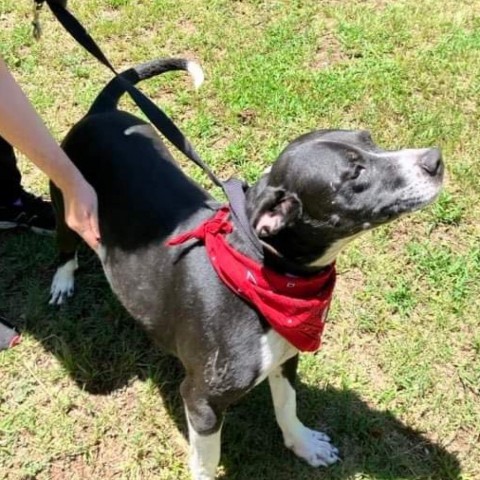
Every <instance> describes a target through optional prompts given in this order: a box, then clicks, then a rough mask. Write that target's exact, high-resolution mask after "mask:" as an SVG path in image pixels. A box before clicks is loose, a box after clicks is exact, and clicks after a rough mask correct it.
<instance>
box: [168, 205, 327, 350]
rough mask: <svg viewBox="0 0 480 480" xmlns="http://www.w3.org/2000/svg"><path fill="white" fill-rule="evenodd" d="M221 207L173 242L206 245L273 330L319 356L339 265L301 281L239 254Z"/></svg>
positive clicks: (221, 270) (224, 273)
mask: <svg viewBox="0 0 480 480" xmlns="http://www.w3.org/2000/svg"><path fill="white" fill-rule="evenodd" d="M228 217H229V209H228V207H223V208H222V209H220V210H218V212H217V213H216V214H215V215H214V216H213V217H211V218H209V219H208V220H206V221H205V222H203V223H202V224H201V225H199V226H198V227H196V228H195V229H194V230H191V231H189V232H186V233H184V234H181V235H178V236H177V237H175V238H172V239H170V240H169V241H168V242H167V245H179V244H181V243H184V242H186V241H188V240H190V239H192V238H196V239H198V240H200V241H202V242H203V243H204V244H205V248H206V250H207V253H208V256H209V257H210V261H211V263H212V265H213V268H214V269H215V271H216V272H217V274H218V276H219V277H220V278H221V279H222V280H223V282H224V283H225V284H226V285H227V286H228V287H229V288H230V289H231V290H232V291H233V292H234V293H236V294H237V295H239V296H240V297H242V298H243V299H244V300H246V301H247V302H248V303H250V304H252V305H253V306H255V308H256V309H257V310H258V311H259V312H260V313H261V314H262V315H263V316H264V317H265V318H266V319H267V321H268V322H269V323H270V325H271V326H272V328H273V329H275V330H276V331H277V332H278V333H279V334H280V335H282V336H283V337H284V338H285V339H286V340H288V341H289V342H290V343H291V344H292V345H293V346H295V347H296V348H298V350H301V351H309V352H312V351H315V350H318V348H319V347H320V339H321V336H322V333H323V329H324V327H325V320H326V318H327V313H328V308H329V306H330V300H331V298H332V293H333V287H334V286H335V265H334V264H331V265H329V266H328V267H327V268H326V269H325V270H323V271H322V272H321V273H319V274H316V275H313V276H310V277H307V278H303V277H293V276H288V275H281V274H279V273H277V272H275V271H273V270H270V269H268V268H266V267H265V266H264V265H261V264H258V263H256V262H254V261H253V260H252V259H251V258H249V257H246V256H245V255H243V254H241V253H240V252H238V251H237V250H235V249H234V248H233V247H232V246H231V245H230V244H229V243H228V242H227V240H226V238H225V237H226V235H227V234H229V233H231V232H232V231H233V227H232V224H231V222H230V221H229V219H228Z"/></svg>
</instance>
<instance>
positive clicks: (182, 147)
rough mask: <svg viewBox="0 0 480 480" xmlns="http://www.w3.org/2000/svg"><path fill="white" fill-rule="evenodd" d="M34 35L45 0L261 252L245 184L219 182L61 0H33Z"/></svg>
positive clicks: (230, 180) (178, 131)
mask: <svg viewBox="0 0 480 480" xmlns="http://www.w3.org/2000/svg"><path fill="white" fill-rule="evenodd" d="M34 1H35V7H34V8H35V10H34V21H33V27H34V35H35V37H36V38H38V37H39V36H40V33H41V28H40V22H39V12H40V9H41V7H42V5H43V4H44V3H45V2H46V3H47V5H48V6H49V8H50V10H51V11H52V13H53V14H54V16H55V17H56V18H57V20H58V21H59V22H60V23H61V24H62V25H63V27H64V28H65V30H67V32H68V33H69V34H70V35H71V36H72V37H73V38H74V39H75V40H76V41H77V42H78V43H79V44H80V45H82V47H83V48H85V50H87V51H88V52H89V53H90V54H91V55H93V56H94V57H95V58H96V59H97V60H98V61H99V62H100V63H102V64H103V65H105V66H106V67H107V68H108V69H109V70H110V71H112V72H113V73H114V75H115V76H116V77H117V78H118V79H119V81H120V82H121V83H122V85H123V87H124V88H125V90H126V91H127V92H128V94H129V95H130V97H131V98H132V100H133V101H134V102H135V103H136V105H137V106H138V108H140V110H141V111H142V112H143V113H144V114H145V115H146V116H147V118H148V119H149V120H150V121H151V122H152V124H153V125H154V126H155V127H156V128H157V130H158V131H159V132H160V133H162V134H163V135H164V136H165V138H166V139H167V140H169V141H170V142H171V143H172V144H173V145H174V146H175V147H176V148H177V149H178V150H179V151H180V152H182V153H183V154H184V155H185V156H186V157H188V158H189V159H190V160H192V161H193V162H194V163H195V164H196V165H198V166H199V167H200V168H201V169H202V170H203V171H204V172H205V173H206V174H207V176H208V178H209V179H210V180H211V181H212V182H213V183H214V184H215V185H217V186H219V187H220V188H222V190H223V191H224V192H225V195H226V196H227V198H228V201H229V203H230V210H231V213H232V219H233V222H234V224H235V226H236V227H237V228H238V229H239V230H241V231H242V232H243V233H244V234H245V236H246V238H247V239H248V241H249V242H250V244H251V246H252V247H253V248H254V250H255V251H256V252H257V253H258V254H260V255H261V256H263V247H262V244H261V243H260V241H259V239H258V237H257V236H256V234H255V232H254V231H253V228H252V226H251V225H250V222H249V221H248V217H247V213H246V199H245V190H246V188H247V187H248V185H247V184H246V183H245V182H242V181H241V180H238V179H236V178H231V179H229V180H227V181H226V182H222V181H221V180H219V179H218V177H217V176H216V175H215V174H214V173H213V171H212V170H211V169H210V168H209V167H208V165H206V164H205V163H204V161H203V160H202V159H201V158H200V156H199V155H198V153H197V152H196V151H195V149H194V148H193V146H192V145H191V143H190V142H189V141H188V140H187V138H186V137H185V135H184V134H183V133H182V132H181V131H180V130H179V129H178V128H177V126H176V125H175V124H174V123H173V121H172V120H171V119H170V118H169V117H168V116H167V115H166V114H165V112H163V110H161V109H160V108H159V107H158V106H157V105H155V104H154V103H153V102H152V101H151V100H150V99H149V98H148V97H146V96H145V95H144V94H143V93H142V92H141V91H140V90H138V89H137V88H136V87H135V86H134V85H132V84H131V83H130V82H128V81H127V80H125V79H124V78H122V76H121V75H119V74H118V72H117V71H116V70H115V68H114V67H113V66H112V64H111V63H110V62H109V61H108V59H107V57H106V56H105V55H104V54H103V52H102V50H101V49H100V47H99V46H98V45H97V43H96V42H95V40H94V39H93V38H92V37H91V36H90V34H89V33H88V32H87V31H86V30H85V28H84V27H83V25H82V24H81V23H80V22H79V21H78V20H77V19H76V18H75V17H74V16H73V15H72V14H71V13H70V11H69V10H67V8H66V6H65V5H66V2H65V1H61V0H60V1H59V0H34Z"/></svg>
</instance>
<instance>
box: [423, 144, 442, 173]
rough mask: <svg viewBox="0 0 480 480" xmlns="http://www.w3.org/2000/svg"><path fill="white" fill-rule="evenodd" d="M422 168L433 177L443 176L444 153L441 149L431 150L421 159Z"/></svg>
mask: <svg viewBox="0 0 480 480" xmlns="http://www.w3.org/2000/svg"><path fill="white" fill-rule="evenodd" d="M420 166H421V167H422V169H423V170H425V172H427V173H428V174H429V175H431V176H432V177H435V176H437V175H439V174H441V172H442V170H443V162H442V152H441V151H440V149H439V148H429V149H428V151H427V152H425V153H424V154H423V155H422V157H421V159H420Z"/></svg>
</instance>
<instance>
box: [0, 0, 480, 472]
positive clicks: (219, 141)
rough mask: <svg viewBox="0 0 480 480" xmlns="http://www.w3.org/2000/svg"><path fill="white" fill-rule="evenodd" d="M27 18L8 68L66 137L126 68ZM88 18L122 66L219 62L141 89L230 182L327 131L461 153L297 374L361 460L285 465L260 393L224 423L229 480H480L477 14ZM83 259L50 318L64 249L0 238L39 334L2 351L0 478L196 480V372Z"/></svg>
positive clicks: (15, 17) (185, 13)
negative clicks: (192, 400)
mask: <svg viewBox="0 0 480 480" xmlns="http://www.w3.org/2000/svg"><path fill="white" fill-rule="evenodd" d="M30 3H31V2H18V1H15V0H0V55H2V56H3V57H4V58H5V59H6V61H7V63H8V64H9V65H10V66H11V68H12V70H13V72H14V74H15V76H16V78H17V79H18V80H19V82H20V83H21V84H22V85H23V87H24V89H25V91H26V92H27V94H28V95H29V97H30V99H31V100H32V102H33V103H34V104H35V105H36V107H37V109H38V111H39V112H40V114H41V115H42V117H43V118H44V119H45V121H46V123H47V124H48V126H49V127H50V129H51V130H52V132H53V133H54V134H55V136H56V137H57V138H58V139H59V140H61V138H63V136H64V135H65V134H66V132H67V131H68V130H69V128H70V127H71V126H72V125H73V124H74V123H75V122H76V121H78V120H79V119H80V118H81V116H82V115H83V114H84V113H85V112H86V111H87V109H88V107H89V105H90V103H91V102H92V100H93V99H94V98H95V95H96V93H97V92H98V91H99V90H100V89H101V88H102V86H103V85H104V84H105V82H106V81H108V80H109V79H110V74H109V72H108V71H106V69H104V68H103V67H102V66H100V65H99V64H97V63H96V61H95V60H94V59H93V58H91V57H89V56H88V54H87V53H85V52H84V51H83V50H82V49H81V48H80V47H79V46H77V45H76V44H75V43H74V41H73V40H70V39H69V37H68V36H67V34H66V33H65V32H64V31H63V30H62V28H61V27H60V25H59V24H58V23H56V22H55V21H54V20H53V19H52V16H51V15H50V14H49V13H48V12H47V9H45V12H44V14H43V15H42V21H43V27H44V34H43V37H42V40H41V41H40V42H36V41H35V40H34V39H33V38H32V35H31V25H30V22H31V8H30V7H31V6H30ZM70 7H71V9H72V10H73V11H74V12H75V13H76V14H78V16H79V18H80V19H81V20H82V21H83V22H84V23H85V25H86V26H88V29H89V30H90V31H91V32H92V34H93V36H94V37H95V38H96V39H97V40H98V41H99V43H100V44H101V45H102V47H103V48H104V49H105V51H106V52H107V54H108V56H109V57H110V59H111V61H112V62H113V63H114V64H115V65H116V66H118V67H119V68H120V69H122V68H127V67H129V66H131V65H133V64H136V63H140V62H143V61H146V60H150V59H152V58H154V57H160V56H187V57H188V58H194V59H197V60H198V61H199V62H200V63H201V64H202V66H203V68H204V70H205V73H206V83H205V84H204V86H202V88H201V89H200V90H199V91H198V92H195V91H194V90H193V89H192V88H191V85H190V82H189V80H188V78H186V76H185V75H182V74H170V75H168V76H167V75H165V76H164V77H162V78H161V79H155V80H151V81H149V82H145V83H144V84H143V85H142V88H143V89H144V91H145V92H147V93H148V94H149V95H150V96H151V97H152V98H153V99H154V100H155V101H156V102H157V103H158V104H159V105H161V106H162V107H163V108H165V110H166V111H167V112H168V113H169V114H170V115H171V116H172V117H173V118H174V120H175V121H176V122H177V124H178V125H180V126H181V127H182V129H183V130H184V131H185V133H186V134H187V135H188V137H189V138H190V140H191V141H192V143H193V144H194V145H195V146H196V147H197V149H198V151H199V152H200V153H201V155H202V156H203V157H204V159H205V160H206V161H207V162H208V163H209V164H210V165H211V166H212V168H213V169H214V170H215V171H216V172H217V173H218V174H219V175H220V176H222V177H224V178H226V177H228V176H230V175H232V174H237V175H239V176H242V177H244V178H245V179H247V180H248V181H253V180H254V179H256V178H257V177H258V175H259V173H260V172H261V171H262V170H263V169H264V168H265V167H266V166H268V165H269V164H271V163H272V162H273V161H274V159H275V158H276V156H277V155H278V153H279V152H280V151H281V149H282V148H283V147H284V146H285V145H286V144H287V143H288V141H290V140H292V139H293V138H295V137H296V136H298V135H300V134H302V133H305V132H307V131H310V130H313V129H316V128H352V129H354V128H355V129H357V128H362V129H368V130H370V132H371V133H372V136H373V138H374V140H375V141H376V142H377V143H378V144H380V145H382V146H383V147H385V148H387V149H395V148H402V147H427V146H433V145H438V146H440V147H441V148H442V150H443V154H444V159H445V162H446V167H447V179H446V185H445V189H444V192H443V194H442V196H441V197H440V199H439V200H438V201H437V202H436V203H435V204H434V205H433V206H431V207H429V208H427V209H425V210H424V211H422V212H420V213H415V214H413V215H411V216H409V217H406V218H404V219H402V220H400V221H397V222H396V223H393V224H391V225H389V226H385V227H382V228H381V229H378V230H376V231H375V232H372V233H368V234H366V235H365V236H363V237H361V238H360V239H358V240H356V241H355V242H354V243H353V244H352V246H350V247H349V248H348V250H347V251H346V252H345V253H343V254H342V255H341V257H340V258H339V259H338V271H339V284H338V289H337V291H336V296H335V300H334V304H333V308H332V311H331V314H330V321H329V325H328V328H327V332H326V337H325V341H324V346H323V348H322V349H321V351H320V352H319V353H318V354H316V355H305V356H303V358H302V360H301V366H300V379H299V385H298V403H299V411H300V418H301V419H302V420H303V421H305V423H307V424H308V425H309V426H312V427H315V428H319V429H322V430H324V431H326V432H327V433H328V434H329V435H330V436H331V437H332V438H333V441H334V443H335V444H336V446H338V447H339V448H340V450H341V454H342V457H343V461H342V462H341V463H339V464H338V465H335V466H332V467H330V468H329V469H327V470H325V469H319V470H315V469H312V468H310V467H309V466H307V465H305V464H304V463H302V462H301V461H300V460H298V459H296V458H295V457H294V455H293V454H292V453H291V452H289V451H287V450H286V449H284V447H283V445H282V441H281V435H280V431H279V430H278V427H277V426H276V424H275V421H274V417H273V408H272V406H271V400H270V393H269V391H268V388H267V386H266V385H261V386H260V387H258V388H257V389H256V390H255V391H254V392H252V393H251V394H250V395H249V396H248V397H247V398H245V399H244V401H242V402H241V403H239V404H238V405H236V406H235V407H234V408H232V409H231V410H230V411H229V413H228V415H227V419H226V425H225V428H224V430H223V431H224V435H223V451H222V461H221V468H220V470H219V476H220V478H228V479H233V480H236V479H239V480H246V479H249V480H250V479H252V480H253V479H255V480H256V479H259V480H263V479H265V480H291V479H295V480H314V479H333V480H347V479H369V480H387V479H388V480H390V479H391V480H403V479H405V480H414V479H415V480H416V479H422V480H423V479H425V480H427V479H432V480H448V479H462V480H478V479H479V478H480V359H479V356H480V328H479V325H480V320H479V311H480V304H479V295H478V291H479V290H478V285H479V281H480V246H479V242H478V239H479V234H480V227H479V225H480V223H479V221H480V209H479V208H478V206H477V201H478V198H479V194H480V182H479V180H478V179H479V178H480V164H479V158H480V142H479V126H480V110H479V108H478V101H479V98H480V80H479V76H478V72H479V71H480V1H475V0H474V1H471V0H469V1H467V0H455V1H454V0H445V1H444V2H438V1H433V0H425V1H418V0H417V1H414V0H399V1H381V0H364V1H361V0H352V1H348V2H341V1H338V0H326V1H324V0H303V1H295V0H290V1H287V0H282V1H274V0H272V1H259V0H245V1H240V0H236V1H233V0H231V1H226V0H223V1H221V0H211V1H206V0H190V1H184V0H176V1H173V0H168V1H160V0H152V1H147V0H138V1H133V0H132V1H128V0H105V1H100V0H84V1H82V2H80V1H75V0H71V1H70ZM124 106H125V108H129V109H132V106H131V105H130V104H128V102H126V101H125V102H124ZM132 111H133V110H132ZM139 161H141V159H139ZM181 162H182V164H183V165H184V166H185V168H186V169H187V170H188V171H189V172H190V174H191V175H192V176H194V177H195V178H196V179H197V180H198V181H200V182H202V183H203V184H204V185H205V186H206V187H207V188H210V184H209V183H208V181H207V180H206V179H205V177H204V175H203V174H201V173H200V172H199V171H198V170H197V169H196V168H195V167H192V166H191V165H189V164H188V163H186V162H185V161H184V160H183V159H181ZM21 165H22V171H23V173H24V184H25V185H26V186H27V187H28V188H29V189H30V190H31V191H34V192H35V193H37V194H43V195H45V196H47V195H48V187H47V181H46V179H45V177H44V176H43V175H42V174H41V173H40V172H38V171H37V170H36V169H35V168H34V167H33V166H32V165H31V164H29V163H28V162H26V161H25V160H24V159H22V162H21ZM215 193H217V194H218V192H215ZM80 262H81V270H80V271H79V272H78V275H77V287H78V292H77V294H76V295H75V296H74V298H72V299H71V300H70V302H69V303H68V305H65V306H62V307H61V308H59V309H54V308H51V307H49V306H48V304H47V302H48V294H49V284H50V280H51V277H52V275H53V273H54V268H55V249H54V241H53V239H52V238H48V237H39V236H35V235H33V234H30V233H28V232H4V233H0V314H3V315H5V316H7V317H8V318H9V319H11V321H12V322H13V323H15V324H16V325H18V326H19V327H20V328H21V329H22V330H23V331H24V339H23V342H22V344H21V345H20V346H18V347H16V348H14V349H11V350H9V351H6V352H3V353H0V478H2V479H6V480H20V479H22V480H31V479H38V480H47V479H49V480H50V479H51V480H61V479H66V480H67V479H68V480H77V479H94V480H96V479H105V480H108V479H129V480H130V479H132V480H133V479H142V480H150V479H152V480H153V479H156V480H164V479H165V480H166V479H172V480H173V479H175V480H176V479H179V480H184V479H188V478H189V476H188V469H187V468H186V461H187V443H186V440H185V434H186V425H185V420H184V417H183V408H182V405H181V400H180V396H179V394H178V385H179V382H180V381H181V379H182V371H181V368H180V367H179V366H178V364H177V363H176V362H175V361H174V360H172V359H171V358H169V357H167V356H165V355H163V354H162V353H161V352H159V351H157V350H155V348H153V346H152V345H151V344H150V343H149V341H148V339H147V338H146V337H145V335H144V334H143V333H142V331H141V330H140V329H139V328H138V327H136V326H135V324H134V323H133V321H132V320H131V318H130V317H129V316H128V315H127V314H126V313H125V311H124V310H123V308H122V307H121V306H120V305H119V303H118V302H117V301H116V299H115V298H114V297H113V295H112V294H111V293H110V291H109V287H108V285H107V283H106V281H105V279H104V277H103V275H102V272H101V268H100V266H99V264H98V261H97V260H96V258H95V257H94V256H93V254H91V253H90V252H89V251H87V249H86V248H85V249H84V250H83V251H82V252H81V255H80Z"/></svg>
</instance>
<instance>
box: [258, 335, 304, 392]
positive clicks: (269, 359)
mask: <svg viewBox="0 0 480 480" xmlns="http://www.w3.org/2000/svg"><path fill="white" fill-rule="evenodd" d="M297 353H298V350H297V349H296V348H295V347H293V346H292V344H290V343H289V342H287V341H286V340H285V339H284V338H283V337H282V336H281V335H280V334H278V333H277V332H276V331H275V330H273V329H271V330H270V331H269V332H268V333H267V334H266V335H262V337H261V338H260V360H261V367H260V374H259V376H258V378H257V379H256V381H255V385H257V384H259V383H260V382H262V381H263V380H264V379H265V378H266V377H267V376H268V375H269V374H270V373H271V372H272V371H273V370H275V369H276V368H277V367H279V366H280V365H282V364H283V363H285V362H286V361H287V360H288V359H289V358H292V357H294V356H295V355H296V354H297Z"/></svg>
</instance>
